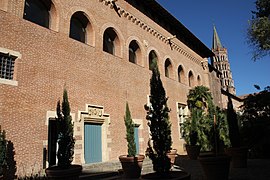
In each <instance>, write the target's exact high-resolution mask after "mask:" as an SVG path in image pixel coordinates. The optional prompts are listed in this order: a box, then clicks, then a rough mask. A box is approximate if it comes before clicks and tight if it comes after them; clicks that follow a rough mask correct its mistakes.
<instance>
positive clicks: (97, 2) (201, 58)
mask: <svg viewBox="0 0 270 180" xmlns="http://www.w3.org/2000/svg"><path fill="white" fill-rule="evenodd" d="M0 39H1V41H0V63H1V69H0V76H1V77H0V124H1V126H2V129H5V130H6V134H7V139H8V140H10V141H11V142H12V143H13V144H14V150H15V153H16V155H15V160H16V162H17V168H18V172H17V173H21V172H22V170H24V171H28V170H31V168H32V167H33V166H37V167H39V168H41V169H42V168H44V166H43V164H44V161H46V162H45V163H46V164H47V166H48V165H53V164H55V163H56V162H57V159H56V151H57V143H56V134H55V128H56V123H55V116H56V104H57V101H58V100H61V99H62V93H63V88H64V87H65V88H66V89H67V91H68V95H69V101H70V106H71V113H72V119H73V122H74V135H75V138H76V144H75V154H74V163H78V164H89V163H93V162H104V161H109V160H116V159H118V156H119V155H121V154H126V153H127V143H126V139H125V135H126V132H125V125H124V118H123V117H124V113H125V104H126V102H128V103H129V106H130V110H131V114H132V118H133V121H134V123H135V125H136V128H135V136H136V137H135V140H136V142H137V149H138V153H141V154H144V152H145V150H146V148H147V142H148V139H149V129H148V126H147V121H146V119H145V116H146V112H145V110H144V104H146V103H148V102H149V92H150V83H149V82H150V78H151V70H150V67H149V64H151V61H152V60H153V58H157V59H158V67H159V70H160V72H161V79H162V81H163V85H164V88H165V90H166V93H167V96H168V97H169V100H168V106H169V108H170V109H171V112H170V121H171V123H172V140H173V146H172V147H173V148H175V149H177V150H178V152H179V153H184V140H183V139H182V134H181V129H180V124H181V122H183V120H184V118H185V117H186V116H187V114H188V113H187V111H188V110H187V106H186V100H187V99H186V98H187V94H188V91H189V89H191V88H192V87H194V86H196V85H205V86H207V87H209V88H210V89H211V92H212V94H213V96H214V101H215V102H216V104H218V105H221V104H222V98H221V91H220V89H221V86H220V80H219V78H218V77H217V72H218V71H217V70H216V69H215V68H214V67H213V66H211V65H210V64H209V63H208V60H207V58H209V57H212V56H214V54H213V52H212V51H211V50H210V49H208V48H207V47H206V46H205V45H204V44H203V43H202V42H201V41H200V40H199V39H198V38H196V36H194V35H193V34H192V33H191V32H190V31H189V30H188V29H187V28H186V27H184V26H183V25H182V24H181V23H180V22H179V21H178V20H177V19H175V18H174V17H173V16H172V15H171V14H170V13H169V12H167V11H166V10H165V9H164V8H163V7H161V6H160V5H159V4H158V3H157V2H156V1H154V0H144V1H139V0H136V1H134V0H119V1H111V0H91V1H86V0H82V1H72V0H38V1H37V0H2V1H1V2H0ZM44 149H45V150H46V153H43V152H44Z"/></svg>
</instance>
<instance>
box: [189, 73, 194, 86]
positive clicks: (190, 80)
mask: <svg viewBox="0 0 270 180" xmlns="http://www.w3.org/2000/svg"><path fill="white" fill-rule="evenodd" d="M193 81H194V76H193V73H192V71H189V73H188V85H189V87H192V86H193Z"/></svg>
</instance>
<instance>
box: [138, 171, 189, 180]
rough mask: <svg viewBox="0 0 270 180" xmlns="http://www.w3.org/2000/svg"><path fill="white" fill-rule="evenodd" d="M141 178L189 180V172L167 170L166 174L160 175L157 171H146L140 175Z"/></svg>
mask: <svg viewBox="0 0 270 180" xmlns="http://www.w3.org/2000/svg"><path fill="white" fill-rule="evenodd" d="M141 179H171V180H190V174H189V173H188V172H185V171H169V172H168V174H167V176H160V174H158V173H148V174H145V175H142V177H141Z"/></svg>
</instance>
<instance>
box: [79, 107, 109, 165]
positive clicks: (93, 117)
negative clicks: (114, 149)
mask: <svg viewBox="0 0 270 180" xmlns="http://www.w3.org/2000/svg"><path fill="white" fill-rule="evenodd" d="M79 116H80V122H81V129H82V149H81V150H82V153H81V156H82V163H83V164H85V162H86V161H85V157H84V155H85V152H84V140H85V139H84V134H85V132H84V124H85V123H90V124H91V123H93V124H101V149H102V162H104V161H108V160H109V148H108V143H109V142H111V139H110V138H108V135H109V134H110V132H109V125H110V116H109V114H105V113H104V107H103V106H98V105H91V104H86V111H79Z"/></svg>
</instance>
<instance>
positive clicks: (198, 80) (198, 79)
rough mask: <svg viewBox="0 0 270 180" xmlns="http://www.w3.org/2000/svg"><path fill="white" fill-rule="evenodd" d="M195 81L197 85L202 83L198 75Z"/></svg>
mask: <svg viewBox="0 0 270 180" xmlns="http://www.w3.org/2000/svg"><path fill="white" fill-rule="evenodd" d="M197 83H198V86H200V85H202V82H201V77H200V76H199V75H198V76H197Z"/></svg>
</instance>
